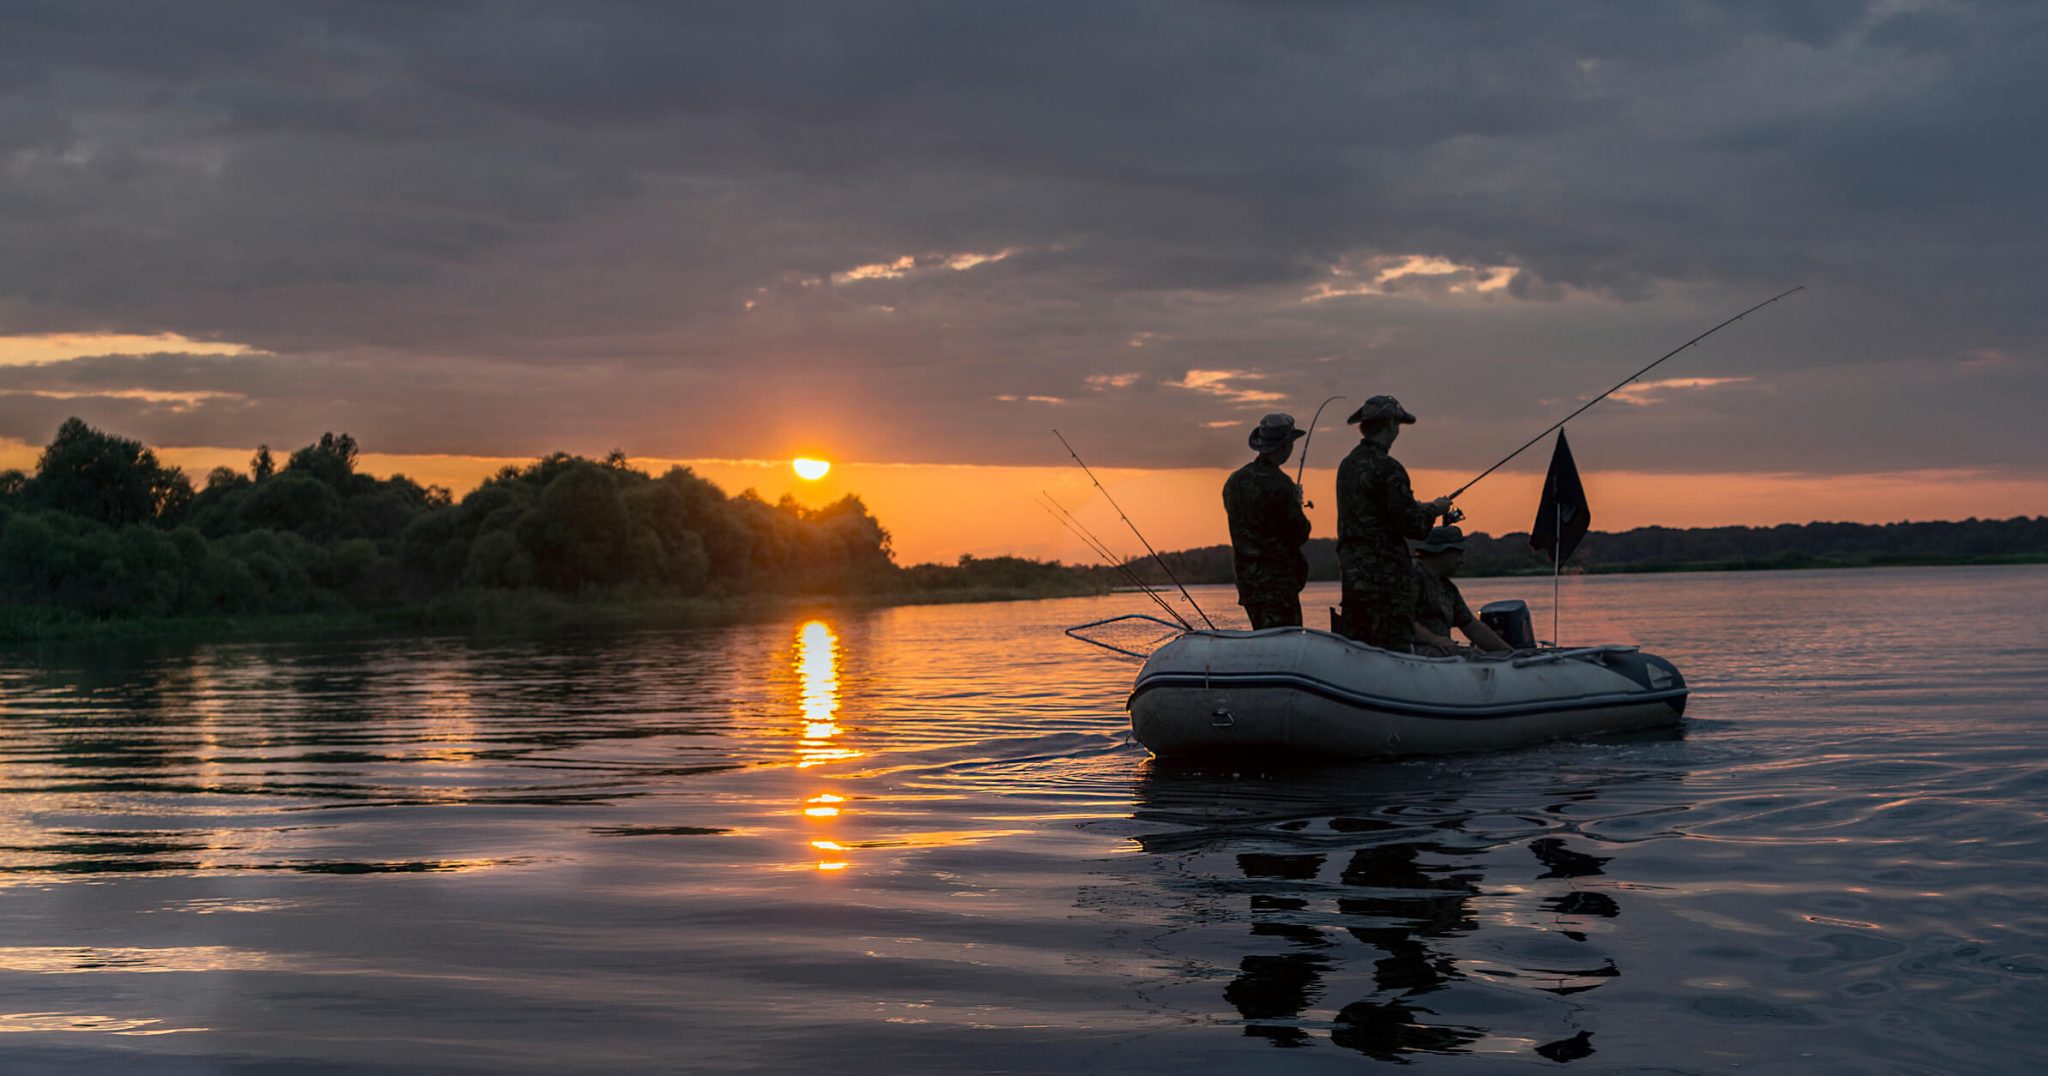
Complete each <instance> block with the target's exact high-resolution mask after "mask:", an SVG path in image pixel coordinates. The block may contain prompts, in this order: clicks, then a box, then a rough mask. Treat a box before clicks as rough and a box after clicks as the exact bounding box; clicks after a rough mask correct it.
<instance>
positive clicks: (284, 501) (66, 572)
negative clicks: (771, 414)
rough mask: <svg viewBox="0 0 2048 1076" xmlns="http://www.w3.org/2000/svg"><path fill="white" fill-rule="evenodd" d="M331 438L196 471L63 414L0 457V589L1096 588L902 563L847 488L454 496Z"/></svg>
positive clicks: (280, 598)
mask: <svg viewBox="0 0 2048 1076" xmlns="http://www.w3.org/2000/svg"><path fill="white" fill-rule="evenodd" d="M358 451H359V446H358V445H357V443H356V440H355V439H354V438H353V437H351V436H349V435H348V434H346V433H340V434H336V433H325V434H322V435H321V436H320V438H319V439H318V440H317V441H314V442H313V443H311V444H308V445H306V446H304V447H302V448H300V449H298V450H296V451H293V452H291V453H289V454H288V455H286V456H285V457H284V458H283V459H282V460H279V459H278V458H277V457H276V456H275V455H273V454H272V452H271V451H270V449H269V447H268V446H265V447H262V448H259V449H258V450H257V451H256V453H255V455H254V456H253V457H252V458H251V459H250V461H249V465H248V467H247V468H246V469H244V470H235V469H233V468H228V467H218V468H215V469H214V470H213V471H212V472H210V473H209V474H207V475H206V477H205V479H204V482H203V484H201V485H198V486H196V487H195V485H194V484H193V482H192V481H191V480H190V479H189V478H188V477H187V476H186V475H185V474H184V472H183V471H182V470H180V469H179V468H177V467H171V466H166V465H164V464H163V463H162V462H161V461H160V459H159V458H158V457H157V455H156V453H155V452H154V451H152V450H151V449H149V448H147V447H145V446H144V445H143V444H142V443H141V442H139V441H135V440H131V439H128V438H123V437H119V436H116V435H113V434H109V433H106V432H103V431H101V430H98V429H95V428H93V427H91V426H89V425H87V424H86V423H85V422H84V421H82V420H80V419H77V418H72V419H69V420H67V421H66V422H65V423H64V424H63V426H62V427H61V428H59V429H58V431H57V434H56V436H55V437H54V438H52V439H51V441H50V443H49V444H48V445H47V446H46V447H45V448H44V449H43V451H42V454H41V455H40V457H39V458H38V459H37V463H36V467H35V470H34V472H33V473H26V472H23V471H18V470H13V471H5V472H0V601H4V602H5V603H7V604H8V605H10V606H13V607H16V608H17V609H19V608H23V607H27V608H35V609H41V610H46V611H57V612H61V613H65V614H72V615H78V616H84V617H89V618H94V619H110V618H121V617H179V616H193V615H237V614H275V613H337V612H352V611H363V610H373V609H380V608H391V607H404V606H410V605H419V604H422V603H425V602H429V601H432V600H434V599H436V598H438V597H441V596H445V595H448V594H451V593H456V592H471V591H535V592H541V593H546V594H553V595H562V596H573V597H598V598H725V597H737V596H748V595H762V594H904V593H917V592H927V591H967V590H979V591H987V592H989V593H990V594H991V596H994V595H995V594H997V593H999V592H1009V591H1032V590H1036V591H1056V590H1067V591H1072V590H1074V589H1076V588H1082V589H1099V587H1098V586H1097V584H1095V583H1094V582H1093V581H1092V579H1091V578H1084V577H1082V576H1081V575H1078V574H1077V573H1074V572H1072V571H1070V570H1068V569H1066V568H1063V567H1061V566H1060V565H1057V564H1051V563H1044V562H1038V561H1029V560H1022V559H1019V558H1008V557H1002V558H992V559H979V560H978V559H976V558H972V557H968V558H962V560H961V562H960V563H959V564H957V565H950V566H938V565H922V566H918V567H916V568H911V569H904V568H899V567H898V566H897V565H896V563H895V561H894V557H893V554H892V551H891V549H890V544H889V532H888V530H887V529H886V528H884V527H883V526H882V525H881V523H880V522H879V521H878V520H877V519H876V518H875V517H874V515H873V514H872V513H870V512H869V511H868V509H867V507H866V506H865V505H864V504H862V503H861V501H860V498H858V497H855V496H847V497H844V498H841V499H840V500H838V501H835V502H833V503H831V504H828V505H825V506H823V507H821V508H810V507H807V506H805V505H802V504H800V503H798V502H797V501H796V500H794V499H793V498H790V497H787V496H785V497H783V498H782V499H781V500H780V501H777V502H775V503H772V504H771V503H769V502H768V501H766V500H764V499H762V498H761V497H760V496H759V495H758V494H756V493H755V492H754V491H752V490H748V491H746V492H743V493H740V494H738V495H735V496H728V495H726V494H725V492H724V491H722V490H721V489H719V488H718V486H716V485H714V484H713V483H711V482H710V481H708V480H706V479H704V478H702V477H699V476H698V475H696V474H695V473H693V472H692V471H691V470H690V469H689V468H687V467H672V468H670V469H669V470H668V471H666V472H665V473H662V474H660V475H654V474H650V473H648V472H647V471H643V470H641V469H639V468H636V467H634V466H632V465H630V464H629V463H628V462H627V460H626V457H625V455H624V454H623V453H620V452H613V453H612V454H611V455H609V456H607V457H605V458H603V459H588V458H585V457H581V456H575V455H570V454H567V453H556V454H554V455H550V456H546V457H543V458H540V459H537V460H535V461H533V462H532V463H529V464H525V465H523V466H508V467H505V468H503V469H502V470H500V471H499V472H498V473H496V474H495V475H492V476H491V477H490V478H488V479H486V480H485V481H484V482H483V483H482V484H481V485H479V486H478V487H477V488H476V489H475V490H473V491H471V492H470V493H469V494H468V495H466V496H464V497H462V498H461V499H460V500H457V499H455V498H454V497H453V496H451V494H450V493H449V491H448V490H447V489H444V488H441V487H439V486H431V485H423V484H421V483H418V482H415V481H413V480H412V479H410V478H407V477H405V476H404V475H393V476H391V477H389V478H377V477H374V476H372V475H368V474H364V473H362V472H361V471H359V470H357V468H356V461H357V456H358Z"/></svg>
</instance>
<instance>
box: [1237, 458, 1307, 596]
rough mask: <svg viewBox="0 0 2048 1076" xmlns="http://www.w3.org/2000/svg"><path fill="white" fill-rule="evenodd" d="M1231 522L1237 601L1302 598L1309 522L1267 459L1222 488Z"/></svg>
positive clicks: (1285, 481) (1241, 471)
mask: <svg viewBox="0 0 2048 1076" xmlns="http://www.w3.org/2000/svg"><path fill="white" fill-rule="evenodd" d="M1223 511H1224V512H1225V514H1227V515H1228V516H1229V517H1230V554H1231V564H1232V567H1234V568H1235V569H1236V571H1237V590H1238V593H1239V594H1240V595H1267V594H1271V595H1283V596H1290V597H1291V596H1293V595H1295V594H1299V593H1301V588H1302V587H1303V586H1304V585H1306V584H1307V583H1308V558H1307V557H1305V556H1303V555H1302V552H1301V546H1302V543H1304V542H1306V541H1308V516H1307V515H1306V514H1305V513H1303V512H1302V510H1301V498H1300V497H1299V496H1298V495H1297V494H1296V492H1295V488H1294V483H1293V482H1292V481H1291V480H1289V479H1288V477H1287V472H1286V471H1283V470H1281V469H1280V468H1279V467H1278V466H1276V465H1275V464H1272V463H1268V462H1267V461H1266V460H1265V459H1263V458H1260V459H1255V460H1253V461H1251V462H1250V463H1247V464H1245V465H1244V466H1242V467H1239V468H1238V469H1237V470H1236V471H1235V472H1233V473H1232V474H1231V476H1230V478H1229V479H1228V480H1227V481H1225V482H1224V483H1223Z"/></svg>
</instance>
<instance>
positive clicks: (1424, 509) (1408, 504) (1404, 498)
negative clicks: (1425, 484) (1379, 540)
mask: <svg viewBox="0 0 2048 1076" xmlns="http://www.w3.org/2000/svg"><path fill="white" fill-rule="evenodd" d="M1387 462H1388V463H1391V464H1393V466H1392V467H1390V468H1388V474H1387V482H1386V498H1387V499H1386V507H1387V518H1388V519H1391V520H1394V521H1395V523H1396V525H1397V526H1399V527H1401V528H1402V535H1401V536H1402V537H1403V538H1418V539H1420V538H1427V537H1429V528H1430V524H1432V523H1434V522H1436V518H1437V517H1438V516H1440V515H1443V514H1444V507H1445V506H1446V504H1447V502H1445V501H1443V500H1442V499H1438V500H1435V501H1431V502H1429V503H1428V504H1420V503H1417V501H1416V500H1415V487H1413V486H1412V485H1410V484H1409V482H1408V468H1406V467H1403V466H1401V464H1400V462H1399V461H1397V460H1393V459H1389V460H1387Z"/></svg>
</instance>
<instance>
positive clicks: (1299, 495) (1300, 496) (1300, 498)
mask: <svg viewBox="0 0 2048 1076" xmlns="http://www.w3.org/2000/svg"><path fill="white" fill-rule="evenodd" d="M1294 503H1296V504H1307V503H1308V491H1307V490H1305V489H1303V488H1301V483H1299V482H1296V483H1295V484H1294Z"/></svg>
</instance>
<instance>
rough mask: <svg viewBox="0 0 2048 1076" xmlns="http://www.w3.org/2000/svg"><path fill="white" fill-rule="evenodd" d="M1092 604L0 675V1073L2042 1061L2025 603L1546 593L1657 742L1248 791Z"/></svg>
mask: <svg viewBox="0 0 2048 1076" xmlns="http://www.w3.org/2000/svg"><path fill="white" fill-rule="evenodd" d="M1466 593H1467V596H1468V598H1470V599H1471V600H1472V601H1473V604H1474V605H1475V606H1476V605H1477V604H1478V602H1480V601H1482V600H1488V599H1492V598H1496V597H1505V596H1511V595H1512V596H1522V597H1527V598H1528V599H1530V602H1531V605H1532V607H1534V608H1535V610H1536V613H1537V619H1538V620H1539V622H1541V623H1542V625H1543V627H1544V628H1546V629H1547V628H1548V626H1549V625H1548V621H1549V600H1550V598H1549V581H1548V580H1527V579H1522V580H1515V579H1492V580H1473V581H1469V582H1468V583H1467V584H1466ZM1197 597H1198V598H1199V599H1201V600H1202V601H1203V603H1204V604H1205V605H1207V606H1208V607H1210V609H1211V612H1212V613H1219V612H1221V611H1228V612H1230V613H1231V614H1233V615H1234V614H1235V613H1236V612H1237V610H1236V609H1235V607H1234V606H1232V605H1231V604H1230V595H1229V592H1228V591H1227V589H1220V588H1202V589H1201V590H1199V591H1198V592H1197ZM1333 601H1334V594H1332V593H1329V592H1328V591H1327V590H1326V589H1324V588H1320V587H1319V588H1312V590H1311V592H1310V593H1309V594H1308V595H1307V597H1306V600H1305V602H1304V604H1305V605H1306V606H1307V607H1308V608H1310V609H1311V610H1320V609H1321V608H1322V607H1323V606H1325V605H1327V604H1330V603H1331V602H1333ZM1141 609H1142V602H1141V600H1140V599H1137V598H1135V597H1134V596H1131V595H1114V596H1109V597H1104V598H1090V599H1075V600H1060V601H1044V602H1029V603H1014V604H989V605H959V606H928V607H913V608H899V609H886V610H875V611H859V612H849V611H829V610H820V611H816V612H814V613H812V614H809V615H800V616H794V617H791V618H787V619H784V620H779V621H775V622H770V623H761V624H753V625H746V626H740V627H727V628H719V629H715V630H694V631H676V632H644V633H632V634H623V635H604V636H590V637H574V638H544V639H512V640H503V639H501V640H488V639H484V640H478V639H462V638H416V637H396V638H368V639H345V640H337V639H325V640H312V641H279V642H256V643H252V642H233V643H215V644H182V643H174V642H162V643H149V644H92V645H89V646H84V645H81V646H71V647H43V648H31V649H13V650H8V651H5V652H0V756H4V766H5V771H4V772H5V780H4V783H0V790H4V792H5V793H6V795H5V797H4V799H0V830H4V832H0V1068H5V1069H6V1071H9V1072H38V1071H52V1072H57V1071H63V1072H76V1071H94V1070H106V1069H111V1068H115V1067H119V1068H122V1069H123V1070H126V1071H140V1072H216V1071H220V1072H238V1071H248V1070H265V1069H286V1068H292V1069H312V1070H315V1071H409V1072H413V1071H493V1072H505V1071H517V1072H561V1071H706V1072H778V1073H781V1072H802V1071H814V1072H830V1073H835V1074H838V1073H852V1072H870V1071H874V1072H980V1071H1004V1072H1058V1073H1075V1072H1105V1073H1133V1072H1160V1073H1187V1072H1194V1071H1244V1072H1286V1073H1289V1074H1294V1073H1303V1072H1353V1071H1358V1070H1360V1069H1361V1068H1372V1067H1376V1065H1377V1063H1379V1062H1387V1061H1410V1062H1421V1063H1423V1065H1424V1067H1425V1068H1429V1067H1448V1068H1456V1069H1459V1070H1462V1069H1464V1068H1469V1067H1475V1066H1477V1065H1479V1064H1489V1065H1492V1066H1495V1067H1498V1068H1501V1069H1503V1070H1531V1071H1549V1070H1552V1069H1554V1068H1555V1067H1556V1066H1557V1065H1558V1064H1560V1063H1564V1064H1573V1065H1576V1066H1579V1067H1580V1068H1583V1069H1596V1068H1597V1069H1609V1070H1614V1069H1621V1070H1633V1069H1653V1068H1654V1069H1656V1070H1659V1071H1667V1072H1722V1071H1732V1070H1738V1069H1739V1070H1742V1071H1746V1072H1755V1071H1766V1072H1774V1071H1775V1072H1811V1071H1890V1072H1926V1073H1952V1072H1962V1071H1968V1072H2004V1071H2010V1072H2029V1071H2041V1070H2042V1068H2043V1066H2044V1065H2048V1047H2044V1046H2043V1032H2044V1024H2048V825H2044V812H2048V630H2044V626H2043V625H2044V623H2048V569H2044V568H2039V567H2010V568H1939V569H1886V570H1871V571H1828V572H1780V573H1758V574H1715V575H1670V576H1594V577H1584V578H1573V579H1568V580H1567V581H1566V583H1565V587H1564V594H1563V611H1562V618H1561V628H1562V635H1563V637H1564V640H1565V641H1566V642H1568V643H1569V642H1593V641H1617V642H1632V643H1640V644H1642V645H1643V646H1645V647H1646V648H1648V649H1650V650H1653V651H1655V652H1657V653H1660V654H1663V655H1665V656H1667V657H1669V658H1671V659H1672V660H1674V661H1675V662H1677V664H1678V665H1679V667H1680V668H1681V669H1683V670H1684V671H1685V673H1686V675H1687V677H1688V679H1689V680H1690V681H1691V682H1692V684H1693V685H1694V688H1695V692H1694V694H1693V697H1692V700H1691V706H1690V709H1689V711H1688V717H1687V720H1686V722H1685V725H1684V727H1683V729H1682V730H1680V731H1679V732H1676V733H1668V734H1661V735H1658V736H1654V737H1636V738H1633V739H1624V740H1609V741H1602V742H1587V743H1564V744H1552V745H1546V746H1541V747H1534V748H1528V749H1523V750H1517V751H1507V752H1499V753H1494V754H1488V755H1475V756H1459V757H1447V758H1437V759H1429V760H1419V761H1407V762H1394V763H1377V764H1352V765H1344V766H1336V767H1322V768H1314V769H1303V770H1295V771H1287V772H1274V771H1264V770H1257V769H1250V768H1247V769H1245V770H1243V771H1242V772H1229V771H1228V769H1227V768H1226V769H1211V770H1209V771H1188V770H1181V769H1174V768H1169V767H1166V766H1163V765H1160V764H1158V763H1155V762H1152V761H1149V760H1148V758H1147V755H1146V753H1145V751H1144V750H1143V749H1142V748H1140V747H1138V746H1136V745H1134V744H1132V743H1131V742H1129V739H1128V735H1127V733H1128V724H1127V717H1126V715H1125V714H1124V712H1123V709H1122V704H1123V699H1124V694H1125V692H1126V690H1127V689H1128V686H1129V683H1130V678H1131V675H1132V673H1133V672H1134V667H1133V666H1132V665H1130V664H1127V663H1123V662H1119V661H1117V660H1114V659H1112V658H1108V657H1106V656H1104V655H1102V654H1101V653H1099V652H1097V651H1094V650H1091V649H1090V648H1088V647H1086V646H1083V645H1081V644H1078V643H1075V642H1073V641H1071V640H1069V639H1067V638H1065V637H1063V636H1062V635H1061V634H1060V631H1059V629H1060V628H1061V627H1063V626H1065V625H1068V624H1073V623H1077V622H1080V621H1084V620H1089V619H1094V618H1097V617H1101V616H1106V615H1111V614H1113V613H1117V612H1125V611H1141ZM1311 615H1312V616H1314V615H1315V614H1314V613H1311Z"/></svg>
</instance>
